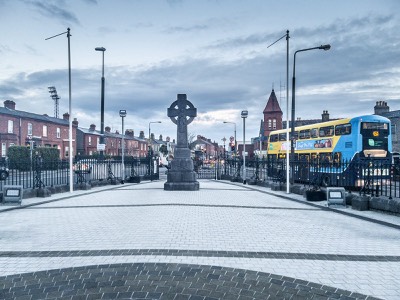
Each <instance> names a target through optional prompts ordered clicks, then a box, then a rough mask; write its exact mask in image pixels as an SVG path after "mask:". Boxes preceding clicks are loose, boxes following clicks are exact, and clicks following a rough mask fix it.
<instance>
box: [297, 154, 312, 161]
mask: <svg viewBox="0 0 400 300" xmlns="http://www.w3.org/2000/svg"><path fill="white" fill-rule="evenodd" d="M299 157H300V160H302V161H309V160H310V154H308V153H307V154H300V155H299Z"/></svg>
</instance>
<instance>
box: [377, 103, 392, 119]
mask: <svg viewBox="0 0 400 300" xmlns="http://www.w3.org/2000/svg"><path fill="white" fill-rule="evenodd" d="M389 111H390V107H389V106H388V105H387V102H386V101H377V102H376V105H375V106H374V114H375V115H380V116H383V115H384V114H385V113H388V112H389Z"/></svg>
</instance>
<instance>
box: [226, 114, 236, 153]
mask: <svg viewBox="0 0 400 300" xmlns="http://www.w3.org/2000/svg"><path fill="white" fill-rule="evenodd" d="M224 123H225V124H233V125H235V131H234V133H235V135H234V136H235V148H234V150H235V152H234V153H235V155H236V151H237V141H236V123H235V122H228V121H224Z"/></svg>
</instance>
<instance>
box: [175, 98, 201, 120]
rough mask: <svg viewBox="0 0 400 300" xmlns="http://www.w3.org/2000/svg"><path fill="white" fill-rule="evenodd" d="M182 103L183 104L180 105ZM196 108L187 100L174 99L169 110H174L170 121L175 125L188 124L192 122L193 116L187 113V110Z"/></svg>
mask: <svg viewBox="0 0 400 300" xmlns="http://www.w3.org/2000/svg"><path fill="white" fill-rule="evenodd" d="M182 104H183V105H182ZM193 110H196V109H195V107H194V106H193V104H192V103H191V102H190V101H188V100H176V101H174V102H172V104H171V106H170V107H169V111H174V112H175V114H174V116H173V117H170V119H171V121H172V122H173V123H174V124H176V125H188V124H190V123H192V121H193V119H194V116H193V115H190V114H189V115H188V111H193Z"/></svg>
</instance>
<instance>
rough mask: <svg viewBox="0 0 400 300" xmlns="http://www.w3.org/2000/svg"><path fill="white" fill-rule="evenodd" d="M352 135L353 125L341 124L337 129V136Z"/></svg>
mask: <svg viewBox="0 0 400 300" xmlns="http://www.w3.org/2000/svg"><path fill="white" fill-rule="evenodd" d="M347 134H351V124H340V125H336V127H335V135H347Z"/></svg>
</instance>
